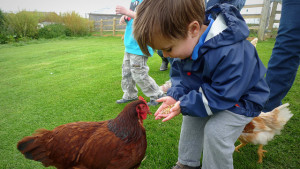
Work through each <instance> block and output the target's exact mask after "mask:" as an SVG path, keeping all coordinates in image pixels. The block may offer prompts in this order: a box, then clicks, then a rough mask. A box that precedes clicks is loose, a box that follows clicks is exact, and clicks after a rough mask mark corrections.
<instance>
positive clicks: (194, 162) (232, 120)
mask: <svg viewBox="0 0 300 169" xmlns="http://www.w3.org/2000/svg"><path fill="white" fill-rule="evenodd" d="M252 119H253V118H252V117H246V116H242V115H238V114H235V113H232V112H230V111H227V110H226V111H222V112H219V113H216V114H214V115H212V116H209V117H205V118H202V117H191V116H183V121H182V127H181V134H180V140H179V150H178V161H179V162H180V163H181V164H184V165H188V166H192V167H197V166H200V158H201V154H202V153H203V157H202V169H231V168H233V157H232V154H233V152H234V149H235V146H234V143H235V142H236V140H237V139H238V137H239V136H240V134H241V133H242V131H243V129H244V127H245V125H246V124H248V123H249V122H250V121H251V120H252Z"/></svg>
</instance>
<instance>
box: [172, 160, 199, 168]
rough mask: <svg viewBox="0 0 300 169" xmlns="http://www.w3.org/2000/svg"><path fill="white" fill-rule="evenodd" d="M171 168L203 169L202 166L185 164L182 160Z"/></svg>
mask: <svg viewBox="0 0 300 169" xmlns="http://www.w3.org/2000/svg"><path fill="white" fill-rule="evenodd" d="M171 169H201V167H200V166H199V167H190V166H187V165H183V164H181V163H180V162H177V163H176V165H175V166H174V167H172V168H171Z"/></svg>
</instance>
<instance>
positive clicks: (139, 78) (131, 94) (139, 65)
mask: <svg viewBox="0 0 300 169" xmlns="http://www.w3.org/2000/svg"><path fill="white" fill-rule="evenodd" d="M147 61H148V57H146V56H140V55H134V54H130V53H127V52H125V55H124V59H123V65H122V81H121V87H122V90H123V92H124V94H123V99H127V100H129V99H134V98H136V97H137V94H138V90H137V88H136V84H137V85H138V86H139V87H140V88H141V90H142V92H143V93H144V94H145V95H146V96H147V97H150V100H156V99H158V98H159V97H160V96H162V95H163V91H162V90H161V89H160V88H159V86H158V85H157V84H156V82H155V80H154V79H153V78H151V77H150V76H149V75H148V72H149V67H148V65H147Z"/></svg>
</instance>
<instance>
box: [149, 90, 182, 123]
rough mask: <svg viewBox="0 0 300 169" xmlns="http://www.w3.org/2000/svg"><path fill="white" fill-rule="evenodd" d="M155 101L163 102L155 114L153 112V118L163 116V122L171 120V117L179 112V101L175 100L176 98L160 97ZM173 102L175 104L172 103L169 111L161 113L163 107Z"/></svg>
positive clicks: (156, 118)
mask: <svg viewBox="0 0 300 169" xmlns="http://www.w3.org/2000/svg"><path fill="white" fill-rule="evenodd" d="M156 101H157V102H163V104H162V105H161V106H160V107H159V108H158V110H157V111H156V112H155V114H154V116H155V120H158V119H162V118H164V119H163V120H162V121H163V122H165V121H168V120H171V119H172V118H173V117H175V116H177V115H178V114H180V101H178V102H176V100H175V99H173V98H172V97H170V96H167V97H163V98H160V99H158V100H156ZM173 104H175V105H174V107H172V108H171V109H170V113H169V114H162V113H161V111H162V110H163V109H165V108H167V107H168V106H170V105H173Z"/></svg>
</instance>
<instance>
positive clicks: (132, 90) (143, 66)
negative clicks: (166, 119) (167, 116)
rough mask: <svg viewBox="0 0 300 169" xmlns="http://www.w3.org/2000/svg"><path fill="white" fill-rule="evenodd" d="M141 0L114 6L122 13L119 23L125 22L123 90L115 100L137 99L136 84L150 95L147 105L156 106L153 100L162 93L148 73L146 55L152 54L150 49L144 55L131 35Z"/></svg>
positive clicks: (125, 101)
mask: <svg viewBox="0 0 300 169" xmlns="http://www.w3.org/2000/svg"><path fill="white" fill-rule="evenodd" d="M141 2H142V0H131V3H130V9H127V8H125V7H123V6H119V5H118V6H117V7H116V14H122V15H123V16H122V17H121V18H120V24H123V23H125V22H126V24H127V25H126V31H125V35H124V45H125V54H124V59H123V65H122V82H121V86H122V90H123V92H124V94H123V97H122V99H120V100H117V103H118V104H121V103H127V102H130V101H133V100H137V98H138V97H137V94H138V90H137V88H136V84H137V85H138V86H139V87H140V88H141V90H142V91H143V93H144V94H145V95H146V96H147V97H150V102H148V105H149V106H156V105H158V104H159V103H158V102H156V101H155V100H156V99H158V98H160V97H162V96H163V95H164V93H163V91H162V90H161V89H160V88H159V86H158V85H157V84H156V82H155V80H154V79H153V78H151V77H150V76H149V75H148V71H149V67H148V65H147V61H148V56H152V55H153V50H152V49H149V50H150V53H149V54H148V55H144V54H143V53H142V51H141V50H140V48H139V46H138V44H137V42H136V41H135V39H134V38H133V35H132V23H133V20H134V18H135V9H136V7H137V6H138V5H139V4H140V3H141Z"/></svg>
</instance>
